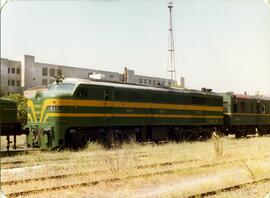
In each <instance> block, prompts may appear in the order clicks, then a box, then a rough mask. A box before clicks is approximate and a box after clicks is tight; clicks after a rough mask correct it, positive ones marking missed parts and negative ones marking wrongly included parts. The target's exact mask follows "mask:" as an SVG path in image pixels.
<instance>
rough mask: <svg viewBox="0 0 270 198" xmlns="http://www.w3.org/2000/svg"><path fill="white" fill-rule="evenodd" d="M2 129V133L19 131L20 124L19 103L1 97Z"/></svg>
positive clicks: (0, 119)
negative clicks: (18, 119) (18, 116)
mask: <svg viewBox="0 0 270 198" xmlns="http://www.w3.org/2000/svg"><path fill="white" fill-rule="evenodd" d="M0 130H1V135H9V134H11V133H12V134H14V133H18V131H19V130H20V124H19V123H18V122H17V103H16V102H15V101H12V100H8V99H4V98H0Z"/></svg>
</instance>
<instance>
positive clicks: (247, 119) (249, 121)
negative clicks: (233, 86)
mask: <svg viewBox="0 0 270 198" xmlns="http://www.w3.org/2000/svg"><path fill="white" fill-rule="evenodd" d="M223 100H224V110H225V112H224V125H225V127H226V130H227V133H229V134H235V135H236V137H241V136H246V135H248V134H255V133H257V132H258V133H259V134H260V135H263V134H268V133H270V98H267V97H258V96H248V95H239V94H232V93H226V94H224V95H223Z"/></svg>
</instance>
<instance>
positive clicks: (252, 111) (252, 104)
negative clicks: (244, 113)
mask: <svg viewBox="0 0 270 198" xmlns="http://www.w3.org/2000/svg"><path fill="white" fill-rule="evenodd" d="M250 113H254V103H251V110H250Z"/></svg>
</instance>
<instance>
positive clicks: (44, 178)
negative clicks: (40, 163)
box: [1, 156, 270, 197]
mask: <svg viewBox="0 0 270 198" xmlns="http://www.w3.org/2000/svg"><path fill="white" fill-rule="evenodd" d="M264 158H265V156H264ZM255 159H261V158H253V159H248V160H255ZM238 161H239V162H240V161H242V160H234V161H230V162H226V163H224V162H221V163H215V164H204V165H200V166H194V167H189V168H176V169H171V170H165V171H156V172H151V173H144V174H139V175H131V176H126V177H113V178H108V179H100V180H95V181H89V182H81V183H75V184H68V185H62V186H56V187H48V188H41V189H34V190H27V191H21V192H12V193H9V194H7V196H8V197H18V196H26V195H30V194H37V193H42V192H48V191H57V190H64V189H69V188H74V187H88V186H94V185H98V184H100V183H111V182H118V181H123V180H128V179H136V178H146V177H152V176H157V175H166V174H173V173H176V172H180V171H181V172H183V171H185V170H191V169H200V168H208V167H214V166H218V165H224V164H229V163H233V162H238ZM185 162H187V161H175V162H164V163H159V164H149V165H141V166H137V167H135V168H138V169H143V168H151V167H155V166H170V165H175V164H180V163H185ZM104 171H106V170H98V171H91V172H82V173H71V174H62V175H54V176H47V177H39V178H28V179H21V180H14V181H6V182H1V186H4V185H18V184H23V183H28V182H35V181H45V180H51V179H64V178H69V177H74V176H87V175H90V174H97V173H101V172H103V173H104ZM269 180H270V178H269ZM259 181H261V180H258V182H259ZM262 181H263V180H262ZM267 181H268V180H267ZM250 183H251V182H249V183H245V184H241V185H236V186H231V187H228V189H227V188H224V189H221V191H220V192H223V191H225V190H226V189H227V191H229V190H230V189H232V190H233V188H237V186H242V185H248V184H250ZM218 192H219V190H217V191H216V193H218ZM211 193H212V194H213V193H215V191H211V192H206V193H202V194H201V196H208V195H211ZM196 196H198V195H194V196H190V197H196ZM199 197H200V196H199Z"/></svg>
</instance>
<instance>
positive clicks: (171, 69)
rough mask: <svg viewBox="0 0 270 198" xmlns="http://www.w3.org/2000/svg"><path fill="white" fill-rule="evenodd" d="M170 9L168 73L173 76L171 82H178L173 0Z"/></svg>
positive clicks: (170, 0) (169, 5)
mask: <svg viewBox="0 0 270 198" xmlns="http://www.w3.org/2000/svg"><path fill="white" fill-rule="evenodd" d="M168 8H169V14H170V18H169V19H170V22H169V36H168V73H170V75H171V80H174V81H176V71H175V51H174V38H173V23H172V9H173V1H172V0H169V1H168Z"/></svg>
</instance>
